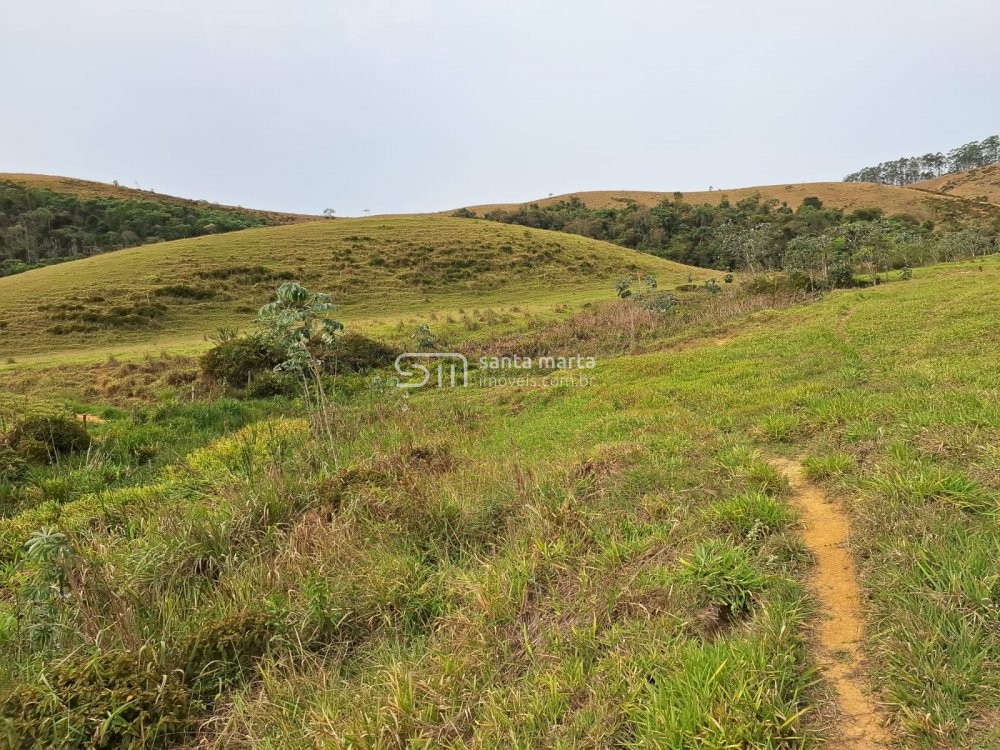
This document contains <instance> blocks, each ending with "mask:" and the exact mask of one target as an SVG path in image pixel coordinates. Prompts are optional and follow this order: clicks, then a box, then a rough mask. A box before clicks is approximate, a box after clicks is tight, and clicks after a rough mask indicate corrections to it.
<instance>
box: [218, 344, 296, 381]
mask: <svg viewBox="0 0 1000 750" xmlns="http://www.w3.org/2000/svg"><path fill="white" fill-rule="evenodd" d="M284 360H285V356H284V353H283V352H282V351H281V349H280V348H279V347H278V346H277V345H275V344H274V343H272V342H271V341H270V340H268V339H266V338H265V337H263V336H259V335H258V336H239V337H237V338H233V339H229V340H228V341H223V342H222V343H221V344H219V345H218V346H216V347H214V348H212V349H210V350H209V351H207V352H206V353H205V354H204V355H203V356H202V358H201V371H202V374H204V376H205V377H206V378H208V379H209V380H215V381H217V382H221V383H227V384H228V385H231V386H233V387H235V388H243V387H245V386H247V385H248V384H249V383H251V382H252V381H253V379H254V376H256V375H258V374H259V373H262V372H267V371H268V370H273V369H274V368H275V367H276V366H277V365H279V364H281V363H282V362H283V361H284Z"/></svg>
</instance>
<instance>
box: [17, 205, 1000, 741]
mask: <svg viewBox="0 0 1000 750" xmlns="http://www.w3.org/2000/svg"><path fill="white" fill-rule="evenodd" d="M998 260H1000V259H998V258H997V257H995V256H994V257H990V258H987V259H984V260H982V261H981V262H975V263H957V264H951V265H943V266H937V267H930V268H922V269H917V270H916V271H915V272H914V278H913V279H912V280H910V281H894V282H892V283H888V284H883V285H880V286H878V287H872V288H866V289H857V290H845V291H837V292H833V293H830V294H827V295H826V296H824V297H822V298H819V299H809V300H797V299H795V300H784V301H780V300H778V299H770V298H769V299H758V298H753V299H750V298H747V297H746V296H741V295H744V293H743V292H742V291H741V289H740V288H737V287H739V284H734V285H731V286H728V285H727V287H726V288H724V289H723V291H722V292H721V293H719V294H718V295H715V296H710V295H709V294H708V293H707V292H705V293H703V294H700V295H699V293H692V294H691V295H690V296H687V297H684V296H683V295H682V301H681V304H680V306H679V307H678V308H677V309H676V310H674V311H672V312H670V313H666V314H662V315H661V314H654V313H652V312H650V311H648V310H644V309H642V308H641V307H640V306H637V305H636V304H635V303H631V302H621V301H613V300H612V298H613V296H614V292H613V285H614V281H615V280H616V279H617V278H619V277H621V276H625V275H635V274H646V273H653V274H655V275H656V276H657V277H658V279H659V282H660V286H661V288H664V289H671V288H673V287H675V286H676V285H679V284H685V283H687V280H688V276H689V275H691V276H692V277H693V278H694V279H695V281H699V280H701V279H704V278H708V277H709V276H710V275H711V274H709V273H708V272H705V271H696V270H690V269H687V268H685V267H683V266H677V265H676V264H670V263H667V262H665V261H660V260H658V259H656V258H652V257H649V256H643V255H639V254H636V253H632V252H630V251H627V250H624V249H621V248H618V247H615V246H613V245H607V244H605V243H599V242H594V241H589V240H586V239H583V238H579V237H573V236H568V235H558V234H553V233H549V232H542V231H530V230H524V229H522V228H519V227H511V226H506V225H495V224H489V223H485V222H479V221H469V220H458V219H445V218H424V217H420V218H398V219H367V220H356V221H354V220H352V221H346V220H343V221H342V220H337V221H332V222H321V223H315V224H303V225H299V226H294V227H284V228H276V229H266V230H251V231H247V232H241V233H238V234H232V235H224V236H219V237H213V238H208V239H199V240H191V241H184V242H177V243H171V244H170V245H157V246H149V247H144V248H139V249H134V250H126V251H121V252H117V253H112V254H108V255H104V256H99V257H95V258H92V259H89V260H85V261H77V262H73V263H68V264H64V265H61V266H57V267H52V268H48V269H44V270H42V271H34V272H29V273H25V274H23V275H20V276H17V277H12V278H9V279H2V280H0V293H2V294H0V314H2V315H3V320H5V321H9V324H8V326H7V328H6V329H5V330H4V331H2V332H0V353H2V354H3V355H4V356H10V357H14V358H15V360H18V361H16V362H15V363H14V364H11V365H7V366H6V368H5V369H4V370H3V371H2V372H0V405H2V408H3V412H2V413H3V424H0V431H2V430H7V429H9V426H10V424H11V423H14V422H16V420H17V419H18V418H19V417H20V416H21V415H22V414H23V413H24V412H25V411H26V410H27V409H28V406H27V405H26V402H31V401H37V402H39V403H41V402H44V403H45V404H47V406H48V407H49V408H60V407H64V408H65V407H69V408H72V409H74V410H76V411H87V412H89V413H91V414H96V415H100V416H101V417H103V420H104V421H101V422H98V423H92V424H91V425H90V426H89V428H88V429H89V430H90V432H91V435H92V437H93V440H94V445H93V446H92V448H91V449H90V450H89V451H88V452H87V453H85V454H83V453H81V454H78V455H76V456H75V457H72V458H69V459H68V460H65V461H62V462H60V463H58V464H57V465H55V466H52V467H49V468H45V469H33V470H32V471H31V472H30V473H28V474H27V475H26V478H24V477H22V478H20V479H18V480H16V482H14V481H6V480H5V481H3V482H0V500H2V501H3V503H4V505H3V508H4V513H3V515H4V518H2V519H0V571H2V589H0V590H2V591H3V595H2V596H0V642H2V647H3V650H4V653H5V654H6V655H7V658H6V659H5V660H4V661H3V664H2V665H0V722H2V723H0V738H5V740H6V741H7V742H8V744H10V745H11V746H13V747H36V746H37V747H49V746H56V745H59V744H60V743H62V746H65V747H87V746H101V744H100V743H104V746H132V747H151V746H180V747H194V746H204V747H217V748H223V747H225V748H231V747H248V748H249V747H253V748H279V747H280V748H314V747H352V748H404V747H409V748H418V747H426V748H430V747H449V748H493V747H499V746H507V747H514V748H537V747H552V748H591V747H593V748H609V749H610V748H653V747H656V748H702V749H704V750H709V749H718V750H723V749H724V748H725V749H729V748H760V749H762V750H765V749H766V750H778V749H785V748H821V747H829V748H834V747H838V748H839V747H866V748H867V747H872V746H873V745H870V744H868V745H862V744H855V745H851V744H843V743H849V740H848V739H847V738H848V737H849V736H850V735H851V733H852V728H853V726H854V725H853V724H852V717H850V716H845V715H843V713H842V711H841V710H840V709H841V706H840V704H839V703H838V700H837V697H836V692H835V690H834V688H833V685H832V684H831V680H830V679H829V673H828V671H827V669H826V668H825V667H824V663H823V659H822V658H821V654H820V653H819V650H818V649H819V647H818V644H817V636H816V629H817V626H818V623H819V622H820V621H821V620H822V618H823V617H824V616H825V614H826V613H824V611H822V609H821V606H820V603H819V602H818V600H817V598H816V597H815V596H814V595H813V593H812V588H811V585H812V581H813V579H814V577H815V576H816V574H817V572H818V571H817V570H816V563H815V562H814V554H813V553H812V552H811V551H810V548H809V547H808V546H807V545H806V543H805V542H804V538H803V534H802V526H801V524H802V523H803V520H802V518H801V517H800V516H799V514H798V512H797V511H796V506H795V504H794V503H793V502H792V497H791V492H790V488H789V485H788V483H787V481H786V479H785V477H784V476H783V475H782V473H781V472H780V471H778V469H776V468H775V467H774V466H773V465H772V463H771V459H774V458H779V457H787V458H792V459H796V460H798V461H801V462H802V465H803V466H804V471H805V475H806V477H807V478H808V480H809V481H810V482H812V483H814V484H815V485H816V486H817V487H822V488H823V489H825V490H826V492H827V493H828V494H829V495H830V496H831V497H832V498H834V499H835V500H836V503H837V508H838V509H840V510H842V512H843V513H844V514H845V517H846V518H847V519H848V521H849V523H850V525H851V536H850V551H851V553H852V554H853V557H854V560H855V562H856V565H857V567H858V572H859V573H858V574H859V583H860V585H861V589H862V592H863V599H862V603H863V606H862V615H863V618H864V620H865V632H864V633H863V634H862V637H861V639H860V643H859V646H860V652H859V654H856V655H852V654H848V653H845V654H843V655H842V658H843V659H844V660H848V661H850V666H851V670H849V671H850V672H851V674H852V676H850V677H849V679H850V680H852V681H853V683H854V684H856V685H857V686H859V687H861V688H863V689H864V690H865V691H870V693H871V696H872V699H873V701H874V702H875V703H877V704H878V705H880V706H881V711H880V716H879V720H880V721H883V720H884V721H885V723H886V725H885V728H884V729H885V733H886V736H887V737H888V738H890V740H891V746H895V747H902V748H912V749H916V748H921V749H923V748H940V749H941V750H944V749H946V748H948V749H951V748H964V747H982V748H988V747H995V746H998V744H1000V721H998V717H997V713H996V706H997V705H1000V667H998V664H1000V598H998V595H1000V571H998V569H997V566H996V560H997V559H1000V408H998V403H1000V400H998V395H1000V380H998V375H997V372H996V362H997V361H1000V339H998V337H997V335H996V329H997V322H998V313H997V310H998V309H1000V262H998ZM260 268H263V269H264V270H263V271H261V270H259V269H260ZM234 269H243V270H242V271H239V272H236V271H234ZM248 269H249V270H248ZM285 272H287V273H289V274H292V275H294V277H295V278H297V279H300V280H302V281H304V282H305V283H306V284H307V285H308V286H309V287H310V288H315V289H320V290H327V291H331V292H332V293H333V294H334V296H335V298H336V299H337V301H338V303H339V304H340V305H341V312H342V313H343V314H342V315H341V316H340V317H342V318H343V319H344V320H345V321H346V322H348V324H349V325H355V326H358V327H361V328H363V329H364V330H366V331H368V332H373V333H382V334H385V335H386V336H389V337H392V336H393V335H400V336H403V335H405V331H407V330H409V327H411V325H412V324H413V323H414V322H417V321H428V320H429V321H432V323H431V324H432V325H433V326H435V327H438V328H439V329H440V330H441V331H442V332H443V334H446V335H447V337H448V343H449V345H451V346H454V347H455V348H456V349H458V350H460V351H464V352H466V353H467V354H468V355H469V356H470V358H471V359H472V360H473V361H474V362H475V361H476V360H477V359H478V356H480V355H482V356H486V355H489V354H494V353H507V352H515V351H517V350H518V347H522V348H530V350H531V352H532V354H534V355H537V354H539V353H543V352H551V353H562V354H566V355H572V354H579V355H583V356H595V357H596V358H597V366H596V368H595V369H593V370H588V371H586V372H584V373H573V374H575V375H580V374H584V375H586V376H587V378H589V381H588V382H587V383H586V384H580V383H579V381H577V382H575V383H573V384H569V383H566V384H562V385H555V386H545V385H507V386H484V385H480V384H479V375H480V374H482V373H481V372H478V371H477V372H474V373H473V377H472V381H473V385H472V387H470V388H456V389H447V388H442V389H422V390H418V391H415V392H410V393H404V392H403V391H401V390H399V389H396V388H393V387H386V386H385V385H384V384H383V385H381V386H380V385H373V384H372V383H371V382H370V380H369V379H368V378H366V377H361V376H344V377H338V379H337V380H336V381H335V382H334V383H333V384H332V388H331V394H330V398H331V403H330V405H329V407H328V408H327V409H326V410H324V412H323V414H322V415H319V414H317V413H316V412H314V411H313V412H310V411H309V410H307V409H306V408H305V406H304V404H303V403H302V401H301V399H289V398H281V397H277V398H273V399H256V400H255V399H245V398H243V399H240V398H231V397H220V395H219V394H210V393H207V392H202V391H196V390H195V388H194V384H193V381H192V380H191V379H190V378H188V377H187V376H186V377H184V378H178V379H177V383H175V384H174V385H173V386H171V385H170V383H171V380H170V377H169V375H170V373H173V372H186V373H188V374H189V375H190V377H191V378H193V377H196V376H197V370H196V365H195V364H194V362H193V361H192V360H190V359H189V358H186V357H185V356H178V357H174V358H167V359H160V358H152V359H147V360H145V361H144V360H142V359H141V357H139V356H138V355H139V354H140V353H141V352H142V351H143V350H152V351H159V350H160V349H168V350H170V351H173V352H174V353H175V354H180V355H185V354H190V353H192V352H195V351H198V350H200V349H202V348H204V347H205V346H207V344H205V343H204V342H203V337H204V335H205V334H206V333H208V332H210V331H211V330H212V329H213V328H215V327H218V326H221V325H246V324H247V322H248V321H249V320H250V319H252V317H253V311H254V310H255V308H256V306H257V305H259V304H260V303H262V302H263V301H265V300H266V298H267V297H268V296H269V295H270V294H271V293H272V292H273V288H274V286H275V285H276V283H280V277H281V275H282V274H284V273H285ZM168 287H173V288H174V289H175V291H176V290H177V287H190V288H191V289H195V290H206V292H210V293H211V296H208V297H205V298H204V299H197V298H196V297H190V296H188V297H179V298H176V299H173V298H170V297H169V296H164V295H162V294H157V290H160V289H164V288H168ZM184 294H188V295H190V294H192V293H191V292H184ZM94 297H103V298H104V300H103V301H102V302H88V301H86V300H87V299H88V298H94ZM56 300H73V301H74V304H80V305H83V306H84V307H85V308H86V310H90V311H94V312H100V313H102V314H103V313H105V312H107V311H108V309H109V306H111V305H113V303H114V302H119V301H127V302H128V304H132V302H135V303H139V302H144V301H146V300H148V301H150V302H160V303H161V304H163V305H164V306H165V308H166V312H165V314H164V315H163V316H162V317H161V318H154V319H153V320H154V323H155V325H156V326H159V327H152V328H150V329H139V330H131V329H127V328H113V327H98V328H97V329H96V330H88V331H80V332H78V334H79V335H73V334H57V333H54V332H52V331H50V330H49V329H50V328H51V327H52V326H55V325H71V324H73V323H74V322H77V323H82V324H87V321H86V320H85V319H82V320H71V319H59V318H54V317H53V315H54V314H58V312H60V310H53V309H50V310H39V309H38V308H39V306H40V305H43V304H52V303H53V301H56ZM489 308H496V311H497V312H496V314H495V315H487V314H484V313H483V311H484V310H487V309H489ZM512 308H518V309H517V310H516V311H515V310H512ZM473 310H479V311H480V314H479V315H474V314H472V311H473ZM62 311H64V312H73V311H72V310H69V309H63V310H62ZM529 313H530V314H529ZM122 314H123V315H125V314H128V313H122ZM131 314H137V313H131ZM463 315H465V316H466V321H465V322H463V320H462V316H463ZM431 316H434V317H433V318H432V317H431ZM449 316H452V317H453V320H452V321H451V322H449V320H448V317H449ZM109 323H110V322H109V321H104V322H101V323H100V326H107V325H109ZM472 324H474V325H472ZM95 325H97V324H95ZM397 329H399V330H397ZM399 331H403V333H400V332H399ZM114 352H130V353H131V354H133V355H136V357H137V359H136V361H134V362H108V361H106V360H107V355H108V354H110V353H114ZM97 360H101V361H97ZM146 374H149V375H150V377H151V380H149V382H148V383H146V384H145V388H144V389H143V388H140V387H139V386H138V385H137V386H136V387H137V390H136V392H135V394H134V397H133V400H132V401H131V402H129V404H128V407H127V408H124V407H123V408H111V405H112V403H115V404H117V405H118V406H122V404H121V403H118V402H117V401H115V400H114V399H112V398H111V397H110V396H107V395H106V394H107V393H108V392H109V391H105V390H99V389H98V390H95V389H90V390H87V386H88V384H87V382H86V381H88V380H92V379H95V378H98V377H100V378H105V379H111V380H122V381H124V380H126V379H127V378H130V377H140V376H144V375H146ZM161 374H162V375H163V378H162V379H159V378H160V375H161ZM535 374H539V373H537V372H536V373H535ZM123 403H124V402H123ZM318 426H321V428H319V427H318ZM42 529H49V530H50V531H48V532H46V534H43V535H41V536H39V535H38V534H37V532H38V531H39V530H42ZM53 530H54V531H55V532H59V533H62V534H63V535H64V536H63V537H53V536H52V534H53V533H54V532H53ZM32 534H35V536H34V537H32ZM25 542H30V544H29V546H28V547H27V548H25V547H24V544H25ZM88 743H89V744H88Z"/></svg>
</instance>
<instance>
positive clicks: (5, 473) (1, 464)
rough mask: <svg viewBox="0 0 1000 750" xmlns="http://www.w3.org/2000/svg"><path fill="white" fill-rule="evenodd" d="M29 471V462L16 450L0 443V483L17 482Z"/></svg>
mask: <svg viewBox="0 0 1000 750" xmlns="http://www.w3.org/2000/svg"><path fill="white" fill-rule="evenodd" d="M27 469H28V462H27V461H25V459H24V457H23V456H21V454H20V453H18V452H17V451H15V450H14V449H12V448H10V447H8V446H6V445H3V444H2V443H0V482H16V481H18V480H19V479H21V477H23V476H24V473H25V472H26V471H27Z"/></svg>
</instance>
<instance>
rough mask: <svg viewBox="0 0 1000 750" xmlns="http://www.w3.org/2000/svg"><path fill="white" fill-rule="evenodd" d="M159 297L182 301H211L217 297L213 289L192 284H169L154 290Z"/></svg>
mask: <svg viewBox="0 0 1000 750" xmlns="http://www.w3.org/2000/svg"><path fill="white" fill-rule="evenodd" d="M153 294H155V295H156V296H158V297H178V298H180V299H210V298H212V297H214V296H215V292H214V291H213V290H211V289H204V288H202V287H196V286H191V285H190V284H167V285H166V286H161V287H158V288H157V289H154V290H153Z"/></svg>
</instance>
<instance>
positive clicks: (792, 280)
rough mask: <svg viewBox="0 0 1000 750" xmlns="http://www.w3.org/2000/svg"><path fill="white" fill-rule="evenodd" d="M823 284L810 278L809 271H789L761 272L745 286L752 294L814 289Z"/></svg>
mask: <svg viewBox="0 0 1000 750" xmlns="http://www.w3.org/2000/svg"><path fill="white" fill-rule="evenodd" d="M821 285H822V282H820V281H818V280H813V279H810V278H809V274H807V273H803V272H802V271H789V272H787V273H772V274H761V275H760V276H756V277H754V278H753V279H751V280H750V281H748V282H747V283H746V285H745V286H744V287H743V288H744V289H745V290H746V291H747V292H750V293H751V294H790V293H794V292H808V291H813V290H814V289H817V288H819V287H820V286H821Z"/></svg>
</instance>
